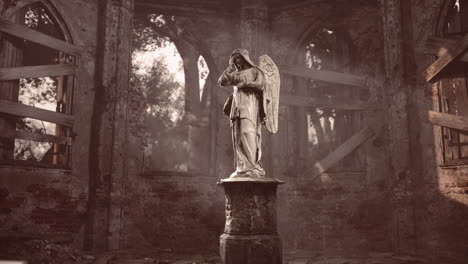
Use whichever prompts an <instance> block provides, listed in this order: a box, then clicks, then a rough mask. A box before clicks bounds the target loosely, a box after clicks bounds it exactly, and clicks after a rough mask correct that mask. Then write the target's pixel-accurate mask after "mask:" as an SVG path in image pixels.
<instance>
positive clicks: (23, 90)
mask: <svg viewBox="0 0 468 264" xmlns="http://www.w3.org/2000/svg"><path fill="white" fill-rule="evenodd" d="M58 19H59V18H57V17H55V16H54V15H53V14H52V13H51V12H50V11H49V10H48V8H47V7H46V5H45V4H43V3H42V2H40V1H39V2H35V3H32V4H30V5H27V6H25V7H23V8H21V9H19V10H18V11H17V12H16V13H15V14H14V21H13V22H15V23H17V24H19V25H23V26H25V27H27V28H29V29H31V30H34V31H38V32H40V33H43V34H46V35H49V36H51V37H53V38H56V39H59V40H62V41H66V37H65V33H64V32H63V30H62V29H61V26H60V25H63V22H62V21H59V20H58ZM59 23H61V24H59ZM1 53H2V56H1V57H3V58H2V59H0V63H1V65H2V66H1V67H3V68H8V67H20V66H44V65H53V64H59V63H62V64H74V57H72V56H69V55H66V54H64V53H62V52H59V51H57V50H55V49H52V48H49V47H46V46H43V45H39V44H36V43H34V42H31V41H27V40H23V39H20V38H17V37H11V36H8V37H5V38H4V39H3V43H2V50H1ZM73 85H74V77H73V76H59V77H41V78H23V79H18V80H12V81H9V80H8V81H1V82H0V87H1V88H2V89H3V94H1V95H0V98H1V99H3V100H8V101H12V102H18V103H21V104H23V105H28V106H32V107H33V108H29V109H31V110H30V111H31V116H36V114H35V113H34V111H35V110H33V109H45V110H49V111H53V112H60V113H64V114H71V110H72V108H71V100H70V99H71V98H72V92H73V91H72V89H73ZM5 91H8V92H5ZM0 123H1V127H2V129H3V132H4V134H3V137H2V139H1V143H0V154H1V155H0V156H1V157H0V162H1V163H7V164H10V163H11V161H12V160H13V161H28V162H29V163H27V164H25V165H32V166H40V167H42V166H45V167H50V166H52V167H60V168H68V166H69V158H70V144H65V145H64V144H61V143H54V142H58V141H60V140H55V139H56V138H54V137H61V138H62V139H63V138H64V137H70V135H71V128H70V127H66V126H62V125H59V124H55V123H51V122H46V121H43V120H38V119H35V118H30V117H16V116H12V115H9V114H1V120H0ZM13 131H17V132H13ZM39 135H44V136H39ZM48 135H49V136H51V137H48ZM51 138H52V140H51ZM66 141H67V142H70V143H71V139H70V140H66Z"/></svg>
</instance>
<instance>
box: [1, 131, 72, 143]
mask: <svg viewBox="0 0 468 264" xmlns="http://www.w3.org/2000/svg"><path fill="white" fill-rule="evenodd" d="M0 137H3V138H13V139H24V140H33V141H40V142H50V143H56V144H62V145H68V146H70V145H71V143H72V139H71V138H68V137H58V136H54V135H48V134H39V133H31V132H26V131H18V130H9V129H0Z"/></svg>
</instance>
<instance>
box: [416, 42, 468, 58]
mask: <svg viewBox="0 0 468 264" xmlns="http://www.w3.org/2000/svg"><path fill="white" fill-rule="evenodd" d="M459 41H460V39H459V38H458V39H455V38H454V39H452V38H437V37H430V38H428V40H427V41H426V43H425V44H424V47H423V50H422V51H423V52H424V53H426V54H431V55H435V56H437V57H440V56H442V55H443V54H444V53H446V52H447V51H448V50H450V49H454V48H455V47H456V46H457V43H458V42H459ZM458 60H460V61H463V62H468V52H465V53H463V54H462V55H460V57H459V58H458Z"/></svg>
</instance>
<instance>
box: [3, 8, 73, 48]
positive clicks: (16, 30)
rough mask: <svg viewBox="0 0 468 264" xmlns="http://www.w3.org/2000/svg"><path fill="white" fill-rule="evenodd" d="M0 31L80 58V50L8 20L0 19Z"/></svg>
mask: <svg viewBox="0 0 468 264" xmlns="http://www.w3.org/2000/svg"><path fill="white" fill-rule="evenodd" d="M0 31H2V32H5V33H8V34H10V35H13V36H15V37H19V38H22V39H25V40H29V41H32V42H34V43H38V44H41V45H44V46H47V47H49V48H53V49H56V50H59V51H63V52H65V53H68V54H70V55H74V56H81V53H82V50H81V48H79V47H77V46H75V45H72V44H70V43H68V42H65V41H63V40H59V39H56V38H53V37H50V36H48V35H46V34H43V33H40V32H38V31H35V30H32V29H29V28H27V27H25V26H21V25H18V24H15V23H13V22H11V21H9V20H6V19H4V18H1V17H0Z"/></svg>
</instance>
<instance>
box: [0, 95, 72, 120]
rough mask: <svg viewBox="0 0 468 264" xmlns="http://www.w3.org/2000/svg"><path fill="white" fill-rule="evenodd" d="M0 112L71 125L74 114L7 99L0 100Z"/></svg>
mask: <svg viewBox="0 0 468 264" xmlns="http://www.w3.org/2000/svg"><path fill="white" fill-rule="evenodd" d="M0 113H6V114H11V115H15V116H22V117H30V118H34V119H39V120H43V121H47V122H52V123H55V124H60V125H64V126H69V127H72V126H73V123H74V120H75V118H74V116H71V115H66V114H62V113H57V112H53V111H49V110H44V109H40V108H37V107H33V106H29V105H24V104H21V103H15V102H11V101H7V100H0Z"/></svg>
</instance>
